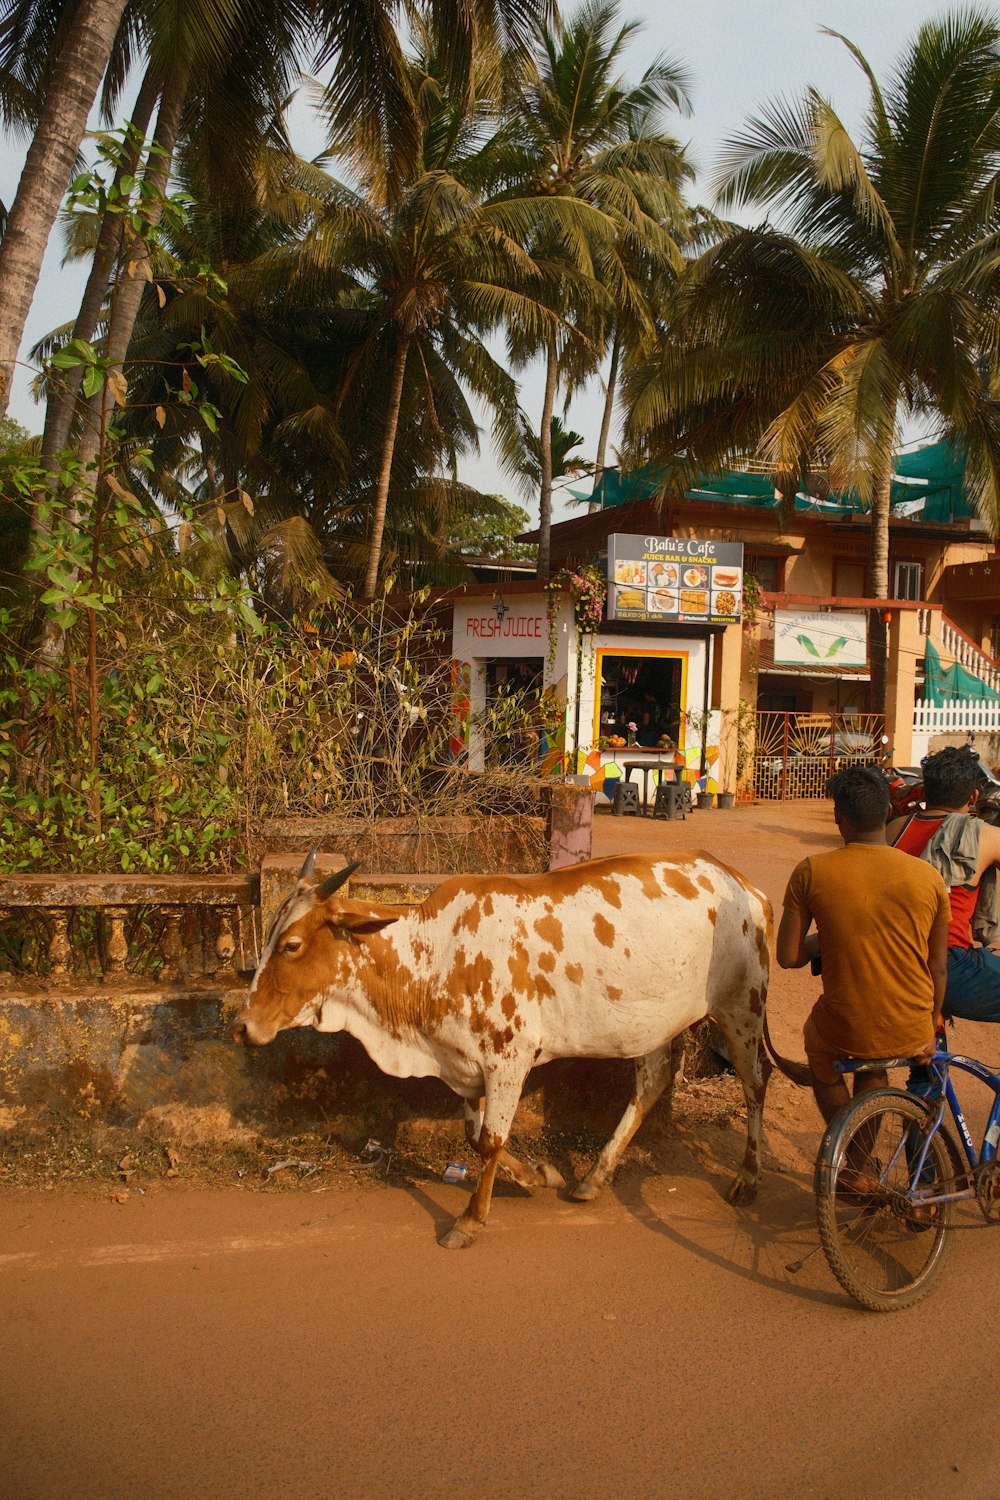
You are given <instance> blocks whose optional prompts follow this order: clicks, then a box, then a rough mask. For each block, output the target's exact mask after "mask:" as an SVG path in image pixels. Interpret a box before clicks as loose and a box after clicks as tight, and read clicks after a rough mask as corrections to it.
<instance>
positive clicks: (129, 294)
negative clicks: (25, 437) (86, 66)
mask: <svg viewBox="0 0 1000 1500" xmlns="http://www.w3.org/2000/svg"><path fill="white" fill-rule="evenodd" d="M188 77H189V72H188V70H187V69H183V68H182V69H178V71H177V72H176V73H175V74H174V75H173V77H172V78H171V79H170V80H169V81H168V83H167V85H166V87H165V88H164V92H163V97H162V99H161V100H160V109H159V113H158V115H157V120H156V136H155V138H156V142H157V144H158V145H159V146H160V148H161V152H162V154H160V153H157V154H155V155H150V156H149V157H148V158H147V161H146V170H145V172H144V174H143V180H144V182H145V183H146V184H147V185H149V186H150V187H152V188H154V189H156V190H157V191H159V192H163V190H164V189H165V188H166V185H167V180H168V178H169V176H170V166H171V162H172V160H173V153H174V146H175V145H176V142H177V132H178V129H179V126H180V117H181V111H182V109H183V106H184V98H185V95H186V92H187V80H188ZM160 211H161V209H160V207H159V206H158V200H157V199H156V198H153V199H152V200H151V203H150V207H149V209H148V211H147V216H146V217H147V223H148V224H149V226H150V228H153V227H155V225H156V223H157V222H158V220H159V217H160ZM148 257H149V244H148V241H147V240H145V239H142V240H135V241H133V242H132V244H131V245H129V246H128V248H127V250H126V251H125V256H124V258H125V260H126V262H127V264H128V265H130V266H131V267H132V271H133V274H132V275H131V276H125V277H122V278H121V279H120V280H119V281H118V284H117V286H116V287H115V289H114V292H113V295H112V299H111V317H110V322H109V325H108V336H107V340H106V342H105V350H104V352H105V356H106V357H107V359H108V360H110V361H111V366H110V367H115V366H117V367H118V368H120V367H121V365H122V364H123V363H124V361H125V356H126V354H127V353H128V346H129V343H130V341H131V338H132V331H133V329H134V328H135V321H136V318H137V317H138V315H139V305H140V303H141V301H142V293H143V290H144V288H145V286H146V279H145V277H144V276H142V275H141V274H140V266H141V264H142V262H143V261H144V260H148ZM113 406H114V398H113V395H112V390H111V383H110V381H105V384H104V386H103V388H102V389H101V390H99V391H98V392H97V393H96V394H95V395H94V396H93V398H92V399H91V400H90V401H89V402H88V403H87V404H86V406H85V407H84V409H83V420H82V426H81V432H80V443H79V449H78V453H77V458H78V461H79V465H80V470H81V473H83V474H86V473H87V472H88V470H90V469H92V467H93V466H94V464H95V461H96V462H97V466H98V467H97V474H98V480H97V483H98V484H99V483H100V481H101V478H102V476H103V471H104V457H103V452H102V450H103V446H104V440H105V435H106V433H107V429H108V424H109V422H110V420H111V413H112V409H113ZM84 509H85V502H84V501H83V498H82V494H81V491H80V490H79V489H77V490H76V491H74V492H73V494H72V495H71V496H70V499H69V502H68V506H67V514H66V519H67V523H68V525H70V526H78V525H79V524H80V518H81V515H82V513H83V511H84ZM71 576H73V577H74V578H75V576H76V570H73V573H72V575H71ZM63 644H64V635H63V632H62V630H61V629H60V628H59V627H58V626H57V625H56V624H55V622H54V620H52V619H51V618H48V619H46V620H45V621H44V622H43V625H42V631H41V637H40V640H39V646H38V660H39V664H40V665H41V666H43V667H51V666H52V665H53V664H54V663H55V662H56V661H57V660H58V658H59V656H60V654H61V652H62V649H63Z"/></svg>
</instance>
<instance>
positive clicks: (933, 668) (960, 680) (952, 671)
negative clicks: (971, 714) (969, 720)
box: [924, 641, 1000, 708]
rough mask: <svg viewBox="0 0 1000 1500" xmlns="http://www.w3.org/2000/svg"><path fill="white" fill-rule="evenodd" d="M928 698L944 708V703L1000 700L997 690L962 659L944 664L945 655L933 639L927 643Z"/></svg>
mask: <svg viewBox="0 0 1000 1500" xmlns="http://www.w3.org/2000/svg"><path fill="white" fill-rule="evenodd" d="M924 699H925V701H926V702H927V703H933V704H934V705H935V707H937V708H940V706H941V704H942V703H954V702H956V701H957V702H959V703H970V702H971V703H980V702H982V703H997V702H1000V693H995V692H994V691H993V689H992V688H989V687H987V686H986V684H985V682H981V681H980V679H979V678H978V677H974V676H973V675H972V673H971V672H967V671H966V669H965V668H964V667H963V666H961V665H960V664H959V663H958V662H955V663H954V665H953V666H950V667H942V665H941V655H940V652H939V651H938V649H937V647H936V646H935V645H934V643H933V641H927V642H926V643H925V646H924Z"/></svg>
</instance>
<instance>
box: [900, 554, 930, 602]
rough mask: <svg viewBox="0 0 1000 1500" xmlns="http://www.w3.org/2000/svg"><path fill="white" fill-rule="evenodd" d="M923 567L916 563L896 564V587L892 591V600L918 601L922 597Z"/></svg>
mask: <svg viewBox="0 0 1000 1500" xmlns="http://www.w3.org/2000/svg"><path fill="white" fill-rule="evenodd" d="M923 575H924V569H923V565H922V564H921V563H918V562H898V563H897V564H896V587H895V588H894V589H893V598H894V599H920V598H922V597H923V584H924V576H923Z"/></svg>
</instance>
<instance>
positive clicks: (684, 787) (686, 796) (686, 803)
mask: <svg viewBox="0 0 1000 1500" xmlns="http://www.w3.org/2000/svg"><path fill="white" fill-rule="evenodd" d="M677 784H678V786H679V787H680V793H681V817H682V818H683V817H685V815H686V814H687V813H693V812H694V798H693V797H692V795H691V783H690V781H680V782H678V783H677Z"/></svg>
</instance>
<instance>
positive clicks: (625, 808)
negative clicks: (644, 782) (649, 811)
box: [611, 781, 642, 818]
mask: <svg viewBox="0 0 1000 1500" xmlns="http://www.w3.org/2000/svg"><path fill="white" fill-rule="evenodd" d="M611 811H612V812H613V813H614V815H615V817H616V818H620V817H621V815H622V813H635V814H636V816H637V817H642V804H641V803H640V801H639V788H638V787H637V786H633V785H632V783H631V782H630V781H619V783H618V785H617V786H616V787H615V795H614V798H613V800H612V803H611Z"/></svg>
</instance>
